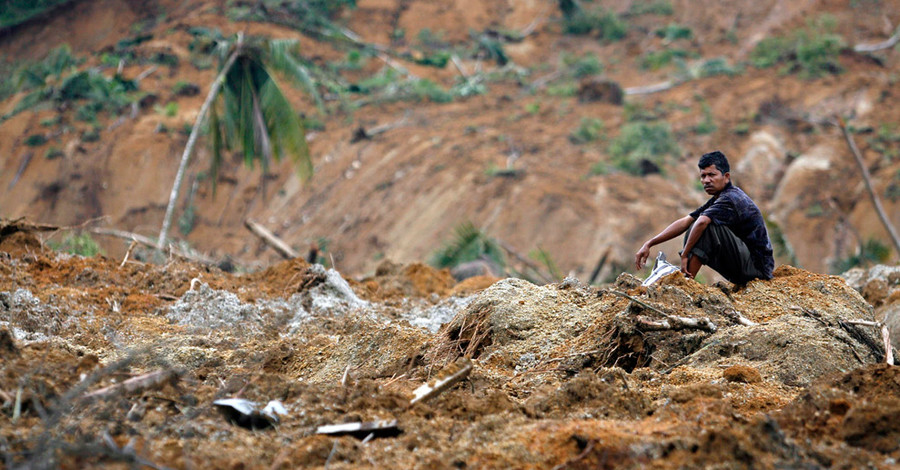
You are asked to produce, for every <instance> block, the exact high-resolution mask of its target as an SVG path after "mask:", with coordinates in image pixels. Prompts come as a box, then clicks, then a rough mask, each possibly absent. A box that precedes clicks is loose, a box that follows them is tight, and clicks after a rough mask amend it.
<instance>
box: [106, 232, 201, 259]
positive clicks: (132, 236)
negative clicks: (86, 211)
mask: <svg viewBox="0 0 900 470" xmlns="http://www.w3.org/2000/svg"><path fill="white" fill-rule="evenodd" d="M88 231H89V232H91V233H95V234H97V235H108V236H111V237H116V238H124V239H125V240H132V241H136V242H138V243H140V244H141V245H144V246H147V247H150V248H154V249H155V248H157V244H156V242H155V241H154V240H152V239H151V238H149V237H145V236H143V235H140V234H137V233H132V232H126V231H124V230H115V229H109V228H100V227H94V228H92V229H89V230H88ZM169 249H170V251H171V252H172V254H174V255H176V256H179V257H181V258H184V259H187V260H190V261H194V262H196V263H200V264H205V265H210V266H211V265H215V264H216V260H214V259H212V258H209V257H206V256H203V255H201V254H200V253H196V252H193V251H191V252H188V251H184V250H182V249H179V248H176V247H175V246H174V245H169Z"/></svg>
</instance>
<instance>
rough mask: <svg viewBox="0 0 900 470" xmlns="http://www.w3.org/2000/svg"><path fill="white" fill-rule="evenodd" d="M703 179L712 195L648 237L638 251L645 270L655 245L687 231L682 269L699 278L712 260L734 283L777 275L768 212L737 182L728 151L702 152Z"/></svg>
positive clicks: (637, 263) (637, 260) (639, 264)
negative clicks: (733, 182) (763, 212)
mask: <svg viewBox="0 0 900 470" xmlns="http://www.w3.org/2000/svg"><path fill="white" fill-rule="evenodd" d="M697 166H698V167H700V182H701V183H703V190H704V191H706V194H709V195H711V196H712V197H711V198H710V199H709V201H706V204H703V205H702V206H700V208H699V209H697V210H695V211H694V212H691V213H690V215H687V216H685V217H682V218H680V219H678V220H676V221H675V222H672V223H671V224H670V225H669V226H668V227H666V229H665V230H663V231H662V232H660V233H659V234H658V235H656V236H655V237H653V238H651V239H650V240H647V242H646V243H644V245H643V246H641V249H640V250H638V252H637V253H636V254H635V256H634V261H635V263H634V264H635V266H636V267H637V269H642V268H643V267H644V263H646V261H647V258H648V257H649V256H650V248H651V247H653V246H654V245H658V244H660V243H662V242H665V241H668V240H671V239H673V238H675V237H677V236H679V235H681V234H682V233H685V232H687V234H686V235H685V237H684V249H683V250H682V251H681V272H683V273H684V274H685V276H687V277H690V278H693V277H694V276H696V275H697V271H699V270H700V267H701V266H703V265H707V266H709V267H710V268H712V269H714V270H716V272H718V273H719V274H721V275H722V276H723V277H724V278H725V279H728V280H729V281H730V282H732V283H734V284H746V283H747V282H749V281H751V280H753V279H772V269H773V268H774V267H775V260H774V259H773V258H772V244H771V242H769V234H768V232H766V224H765V222H764V221H763V217H762V214H761V213H760V211H759V208H758V207H756V204H754V203H753V200H751V199H750V197H749V196H747V194H746V193H744V192H743V191H741V189H740V188H738V187H737V186H734V185H733V184H731V173H730V171H731V168H730V166H729V165H728V159H727V158H725V154H723V153H722V152H719V151H715V152H710V153H707V154H705V155H703V156H702V157H700V162H699V163H698V164H697Z"/></svg>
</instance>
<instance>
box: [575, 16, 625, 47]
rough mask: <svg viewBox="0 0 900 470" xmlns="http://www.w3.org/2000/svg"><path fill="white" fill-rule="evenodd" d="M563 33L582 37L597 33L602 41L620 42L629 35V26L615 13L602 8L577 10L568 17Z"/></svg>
mask: <svg viewBox="0 0 900 470" xmlns="http://www.w3.org/2000/svg"><path fill="white" fill-rule="evenodd" d="M563 31H565V32H566V33H567V34H575V35H580V36H584V35H588V34H591V33H593V32H597V35H598V36H599V37H600V39H603V40H605V41H618V40H619V39H622V38H624V37H625V35H626V34H627V33H628V24H627V23H626V22H625V21H624V20H623V19H621V18H619V16H618V15H616V14H615V13H613V12H610V11H606V10H603V9H602V8H598V9H596V10H591V11H587V10H584V9H577V11H575V12H573V13H572V14H571V15H567V16H566V18H565V20H564V21H563Z"/></svg>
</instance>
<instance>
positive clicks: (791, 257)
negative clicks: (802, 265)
mask: <svg viewBox="0 0 900 470" xmlns="http://www.w3.org/2000/svg"><path fill="white" fill-rule="evenodd" d="M764 219H765V222H766V230H767V231H768V232H769V240H770V241H771V242H772V251H773V252H774V253H773V254H774V255H775V257H776V258H778V259H781V260H785V262H786V263H787V264H790V265H791V266H799V263H798V262H797V255H796V253H794V247H792V246H791V244H790V242H788V239H787V237H785V236H784V230H782V229H781V226H780V225H778V223H777V222H775V221H774V220H772V219H770V218H769V217H768V216H765V217H764Z"/></svg>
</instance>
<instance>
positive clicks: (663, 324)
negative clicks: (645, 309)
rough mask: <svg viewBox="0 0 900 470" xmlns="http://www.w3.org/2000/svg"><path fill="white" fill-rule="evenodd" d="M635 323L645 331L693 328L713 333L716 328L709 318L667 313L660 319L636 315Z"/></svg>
mask: <svg viewBox="0 0 900 470" xmlns="http://www.w3.org/2000/svg"><path fill="white" fill-rule="evenodd" d="M636 323H637V325H638V326H639V327H641V329H643V330H645V331H657V330H685V329H693V330H703V331H708V332H710V333H715V332H716V330H717V329H718V328H717V327H716V324H715V323H713V322H711V321H710V320H709V318H687V317H678V316H675V315H667V316H666V318H664V319H662V320H651V319H649V318H647V317H638V318H637V321H636Z"/></svg>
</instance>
